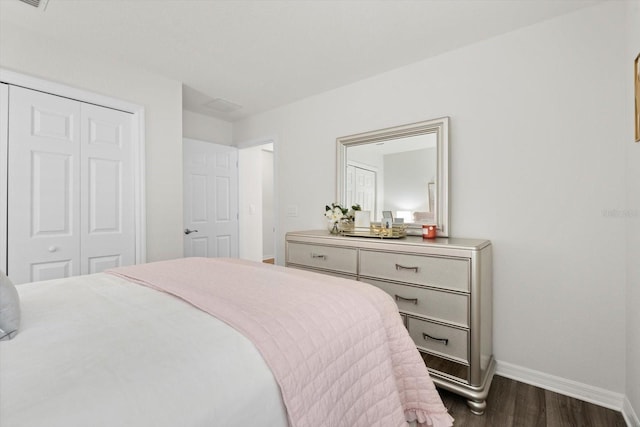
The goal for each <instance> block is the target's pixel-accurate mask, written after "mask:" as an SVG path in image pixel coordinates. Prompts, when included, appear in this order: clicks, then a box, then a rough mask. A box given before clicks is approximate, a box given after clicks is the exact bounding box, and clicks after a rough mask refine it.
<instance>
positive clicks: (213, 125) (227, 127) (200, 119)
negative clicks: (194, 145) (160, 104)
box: [182, 110, 233, 145]
mask: <svg viewBox="0 0 640 427" xmlns="http://www.w3.org/2000/svg"><path fill="white" fill-rule="evenodd" d="M232 132H233V125H232V124H231V123H230V122H227V121H224V120H220V119H217V118H215V117H209V116H205V115H204V114H199V113H194V112H193V111H188V110H183V111H182V136H184V137H185V138H190V139H196V140H198V141H208V142H215V143H216V144H221V145H233V138H232Z"/></svg>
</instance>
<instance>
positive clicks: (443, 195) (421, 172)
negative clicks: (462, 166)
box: [336, 117, 450, 237]
mask: <svg viewBox="0 0 640 427" xmlns="http://www.w3.org/2000/svg"><path fill="white" fill-rule="evenodd" d="M337 146H338V147H337V149H338V163H337V180H336V182H337V187H338V188H337V200H338V201H339V202H340V203H341V204H342V205H343V206H348V207H351V206H352V205H354V204H356V203H357V204H359V205H360V206H361V208H362V210H363V211H370V213H371V221H373V222H379V221H381V219H382V212H383V211H391V212H392V214H393V218H394V221H397V222H404V223H405V224H406V225H407V233H408V234H421V228H422V225H423V224H435V225H436V226H437V235H438V236H439V237H448V236H449V232H450V230H449V118H448V117H443V118H439V119H434V120H427V121H423V122H418V123H411V124H407V125H402V126H396V127H392V128H387V129H380V130H375V131H370V132H364V133H360V134H357V135H350V136H344V137H341V138H338V139H337Z"/></svg>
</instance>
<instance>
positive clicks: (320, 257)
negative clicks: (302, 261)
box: [311, 254, 327, 259]
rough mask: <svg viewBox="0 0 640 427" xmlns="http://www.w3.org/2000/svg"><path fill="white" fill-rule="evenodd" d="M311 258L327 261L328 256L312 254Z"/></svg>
mask: <svg viewBox="0 0 640 427" xmlns="http://www.w3.org/2000/svg"><path fill="white" fill-rule="evenodd" d="M311 258H318V259H327V256H326V255H320V254H311Z"/></svg>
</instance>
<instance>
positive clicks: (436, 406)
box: [0, 258, 452, 427]
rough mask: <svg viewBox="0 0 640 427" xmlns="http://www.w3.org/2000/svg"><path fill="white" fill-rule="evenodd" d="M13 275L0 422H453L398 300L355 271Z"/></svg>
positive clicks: (187, 264)
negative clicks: (15, 302) (16, 278)
mask: <svg viewBox="0 0 640 427" xmlns="http://www.w3.org/2000/svg"><path fill="white" fill-rule="evenodd" d="M16 288H17V289H18V294H19V300H20V327H19V331H18V333H17V334H16V335H15V336H14V337H13V338H12V339H10V340H5V341H0V425H2V426H11V427H21V426H25V427H26V426H29V427H37V426H48V427H49V426H50V427H55V426H65V427H73V426H96V427H98V426H114V425H118V426H135V427H145V426H154V427H161V426H187V427H191V426H220V427H235V426H237V427H245V426H256V425H259V426H273V427H285V426H291V427H302V426H308V427H320V426H331V427H340V426H345V427H353V426H363V427H365V426H380V427H391V426H396V425H397V426H402V425H407V422H411V423H412V425H419V426H427V425H433V426H446V425H451V423H452V418H451V417H450V416H449V415H448V414H447V412H446V408H444V406H443V405H442V402H441V400H440V398H439V396H438V394H437V390H436V389H435V387H434V386H433V382H432V381H431V379H430V378H429V377H428V373H427V370H426V369H425V367H424V365H423V364H422V360H421V358H420V356H419V354H418V352H417V350H416V349H415V346H414V345H413V344H412V341H411V339H410V338H409V336H408V334H407V333H406V331H405V330H404V328H403V326H402V321H401V319H400V317H399V315H398V313H397V309H396V306H395V303H394V302H393V301H392V300H391V298H389V297H388V296H387V295H386V294H385V293H384V292H382V291H379V290H378V289H377V288H375V287H372V286H369V285H366V284H363V283H360V282H355V281H352V280H346V279H340V278H333V277H328V276H324V275H319V274H315V273H311V272H306V271H301V270H294V269H290V268H285V267H279V266H273V265H266V264H261V263H253V262H249V261H242V260H237V259H220V258H184V259H179V260H171V261H163V262H157V263H149V264H143V265H139V266H132V267H123V268H120V269H115V270H112V271H108V272H104V273H99V274H94V275H88V276H79V277H72V278H67V279H60V280H51V281H45V282H37V283H28V284H23V285H19V286H17V287H16ZM421 364H422V365H421ZM420 365H421V366H420Z"/></svg>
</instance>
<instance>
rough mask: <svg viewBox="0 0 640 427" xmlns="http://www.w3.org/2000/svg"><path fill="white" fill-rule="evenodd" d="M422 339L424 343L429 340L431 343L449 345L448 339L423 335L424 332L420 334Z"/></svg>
mask: <svg viewBox="0 0 640 427" xmlns="http://www.w3.org/2000/svg"><path fill="white" fill-rule="evenodd" d="M422 338H423V339H424V340H425V341H429V340H431V341H439V342H441V343H443V344H444V345H449V339H447V338H436V337H432V336H431V335H429V334H425V333H424V332H423V333H422Z"/></svg>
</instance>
